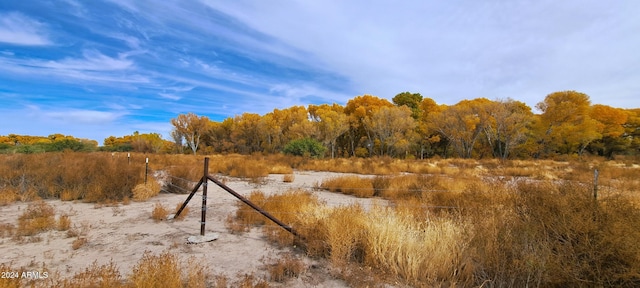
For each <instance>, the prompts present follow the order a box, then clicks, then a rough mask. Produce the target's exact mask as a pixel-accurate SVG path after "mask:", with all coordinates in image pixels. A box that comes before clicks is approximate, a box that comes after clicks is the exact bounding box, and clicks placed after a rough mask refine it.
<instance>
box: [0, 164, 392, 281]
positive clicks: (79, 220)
mask: <svg viewBox="0 0 640 288" xmlns="http://www.w3.org/2000/svg"><path fill="white" fill-rule="evenodd" d="M337 175H344V174H337V173H330V172H307V171H304V172H296V173H295V180H294V181H293V182H291V183H284V182H283V181H282V179H283V175H270V176H269V177H268V178H266V179H265V180H266V181H265V183H263V184H261V185H256V184H251V183H248V182H246V181H243V180H240V179H235V178H228V177H227V178H226V179H225V181H226V185H227V186H229V187H231V188H232V189H234V190H235V191H236V192H238V193H239V194H241V195H245V196H247V195H249V193H251V192H252V191H254V190H260V191H262V192H264V193H266V194H274V193H281V192H285V191H287V190H289V189H292V188H302V189H306V190H311V188H312V186H313V185H314V184H315V183H320V182H322V180H323V179H325V178H328V177H334V176H337ZM209 183H210V185H209V186H208V187H209V188H208V198H207V204H208V205H207V222H206V230H205V234H206V235H213V234H217V235H218V239H217V240H215V241H212V242H206V243H199V244H188V243H187V238H188V237H189V236H197V235H199V234H200V216H201V204H202V197H201V192H198V193H197V194H196V196H194V197H193V198H192V199H191V201H190V203H189V205H188V207H189V209H190V211H189V213H188V215H186V217H185V219H184V220H172V221H161V222H156V221H154V220H153V219H151V211H152V210H153V206H154V205H155V204H156V203H158V202H159V203H162V204H163V205H164V206H165V207H167V208H168V209H170V210H173V209H174V207H176V205H178V203H182V202H184V201H185V200H186V198H187V195H181V194H166V193H161V194H159V195H158V196H156V197H154V198H152V199H150V200H148V201H146V202H133V201H132V202H131V203H130V204H128V205H122V204H119V205H117V206H105V205H96V204H91V203H82V202H62V201H59V200H48V201H46V202H47V203H49V204H50V205H52V206H53V207H55V209H56V217H57V216H59V215H62V214H68V215H69V216H70V219H71V223H72V227H75V228H74V229H76V230H78V231H81V232H82V233H85V236H86V238H87V240H88V241H87V243H86V244H84V245H83V246H82V247H80V248H79V249H77V250H74V249H73V248H72V242H73V241H74V240H75V239H76V238H75V237H74V238H69V237H67V232H65V231H48V232H43V233H41V234H39V236H38V237H40V238H41V239H42V240H41V241H39V242H32V243H17V242H16V241H15V240H14V239H12V238H10V237H9V238H0V263H3V264H9V265H10V266H11V267H13V268H20V267H24V268H25V269H27V270H30V271H36V272H42V271H45V270H46V271H49V272H48V274H49V275H48V277H49V278H52V279H54V280H56V279H61V278H66V277H70V276H72V275H74V274H75V273H77V272H80V271H83V270H84V269H85V268H86V267H88V266H89V265H91V264H92V263H93V262H94V261H95V262H97V264H99V265H103V264H108V263H109V262H110V261H113V262H114V263H115V264H116V265H117V266H118V268H119V270H120V273H121V275H123V276H124V277H127V276H129V275H131V273H133V272H132V268H133V267H134V266H135V265H136V263H138V261H139V260H140V259H141V257H142V256H143V254H144V253H145V251H150V252H152V253H154V254H160V253H162V252H165V251H170V252H171V253H175V254H179V255H180V258H181V261H183V263H186V261H199V262H200V263H202V264H203V265H205V266H206V267H207V271H208V272H209V274H210V275H225V276H227V277H228V279H229V280H230V281H229V282H230V283H233V282H234V281H237V280H238V279H240V278H241V277H243V276H244V275H246V274H249V275H251V274H253V275H254V276H256V277H262V278H264V279H268V275H267V272H266V271H265V264H266V263H269V262H273V260H274V259H278V257H281V256H282V255H284V254H286V253H297V255H299V256H301V257H303V259H304V261H305V263H306V264H307V270H306V272H305V273H304V274H303V275H301V276H300V277H298V278H297V279H291V280H289V281H288V282H286V283H284V284H278V283H270V284H273V286H282V287H347V286H346V284H345V283H344V282H342V281H340V280H338V279H335V278H334V277H332V276H331V273H330V267H328V264H327V263H326V261H325V260H322V259H309V258H306V257H304V255H302V254H301V253H300V251H294V249H293V248H290V247H284V248H279V247H277V246H275V245H273V244H270V243H268V242H267V241H266V240H265V239H264V237H263V236H262V233H261V231H260V228H254V229H252V230H251V231H250V232H248V233H243V234H232V233H231V232H230V231H228V230H227V229H226V228H225V221H226V219H227V217H228V215H230V214H232V213H234V212H235V210H236V205H235V203H237V199H236V198H235V197H233V196H232V195H230V194H229V193H227V192H226V191H224V190H223V189H221V188H219V187H217V186H216V185H215V184H213V183H212V182H209ZM312 193H314V194H315V195H317V196H318V197H319V198H320V199H321V200H323V201H325V202H326V203H327V205H330V206H337V205H347V204H351V203H360V204H362V206H363V207H367V206H371V205H379V204H383V203H382V202H383V201H382V200H379V199H361V198H355V197H352V196H347V195H342V194H337V193H330V192H326V191H313V192H312ZM27 205H28V203H21V202H16V203H13V204H11V205H8V206H0V214H1V215H2V217H1V218H0V224H1V223H11V224H14V225H16V226H17V219H18V217H19V215H20V214H22V212H23V210H25V209H26V207H27ZM185 266H186V265H183V267H185Z"/></svg>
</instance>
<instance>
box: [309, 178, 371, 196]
mask: <svg viewBox="0 0 640 288" xmlns="http://www.w3.org/2000/svg"><path fill="white" fill-rule="evenodd" d="M320 188H322V189H326V190H329V191H331V192H340V193H344V194H348V195H354V196H356V197H373V195H374V192H375V190H374V189H373V184H372V182H371V179H369V178H363V177H358V176H339V177H333V178H330V179H327V180H324V181H322V183H321V184H320Z"/></svg>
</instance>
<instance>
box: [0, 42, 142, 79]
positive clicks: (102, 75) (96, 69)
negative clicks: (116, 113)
mask: <svg viewBox="0 0 640 288" xmlns="http://www.w3.org/2000/svg"><path fill="white" fill-rule="evenodd" d="M0 64H1V65H2V67H3V70H4V72H5V73H6V72H10V73H11V74H22V75H25V76H26V77H39V78H42V77H46V78H51V77H54V78H56V79H61V80H82V81H85V82H87V83H88V84H100V85H102V84H105V83H114V82H115V83H132V84H133V83H150V82H152V80H151V79H150V78H149V77H148V76H145V75H143V74H140V73H137V71H135V69H134V68H136V67H135V64H134V62H133V61H132V60H129V59H128V58H127V57H126V54H124V53H123V54H121V55H120V56H119V57H110V56H107V55H104V54H102V53H100V52H98V51H95V50H85V51H84V52H83V57H82V58H70V57H68V58H64V59H61V60H46V59H37V58H26V59H23V58H17V57H0ZM123 72H130V73H128V74H123ZM0 73H1V72H0Z"/></svg>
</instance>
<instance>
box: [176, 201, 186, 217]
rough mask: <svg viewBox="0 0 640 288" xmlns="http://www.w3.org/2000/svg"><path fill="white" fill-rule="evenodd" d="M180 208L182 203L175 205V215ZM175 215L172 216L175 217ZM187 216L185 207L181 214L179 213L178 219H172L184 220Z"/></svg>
mask: <svg viewBox="0 0 640 288" xmlns="http://www.w3.org/2000/svg"><path fill="white" fill-rule="evenodd" d="M180 207H182V202H180V203H178V204H176V210H175V213H178V210H180ZM175 213H174V214H173V215H175ZM187 215H189V206H185V207H184V209H182V212H180V215H178V217H174V219H176V220H184V218H186V217H187Z"/></svg>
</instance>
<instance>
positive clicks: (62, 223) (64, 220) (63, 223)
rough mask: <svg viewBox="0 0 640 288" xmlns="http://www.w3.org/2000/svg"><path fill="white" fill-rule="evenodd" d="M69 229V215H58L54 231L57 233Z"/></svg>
mask: <svg viewBox="0 0 640 288" xmlns="http://www.w3.org/2000/svg"><path fill="white" fill-rule="evenodd" d="M69 228H71V219H70V218H69V215H67V214H63V215H60V217H59V218H58V223H57V227H56V229H57V230H58V231H67V230H69Z"/></svg>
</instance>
